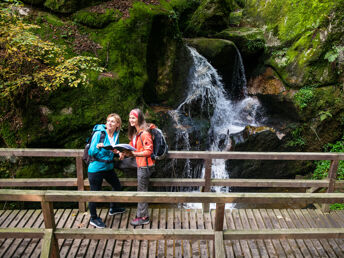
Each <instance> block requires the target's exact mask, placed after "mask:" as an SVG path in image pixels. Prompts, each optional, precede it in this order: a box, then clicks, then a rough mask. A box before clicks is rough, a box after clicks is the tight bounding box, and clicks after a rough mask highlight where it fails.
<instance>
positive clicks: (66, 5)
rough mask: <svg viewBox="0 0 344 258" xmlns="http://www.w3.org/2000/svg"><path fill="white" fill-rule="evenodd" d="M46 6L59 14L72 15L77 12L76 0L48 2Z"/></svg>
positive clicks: (52, 0)
mask: <svg viewBox="0 0 344 258" xmlns="http://www.w3.org/2000/svg"><path fill="white" fill-rule="evenodd" d="M44 6H45V7H47V8H49V9H50V10H52V11H54V12H57V13H71V12H74V11H76V10H77V7H78V1H76V0H46V1H45V3H44Z"/></svg>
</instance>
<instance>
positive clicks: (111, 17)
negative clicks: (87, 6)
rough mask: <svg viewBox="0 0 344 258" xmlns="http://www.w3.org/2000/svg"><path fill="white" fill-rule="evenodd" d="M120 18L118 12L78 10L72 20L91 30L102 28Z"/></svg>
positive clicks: (111, 10) (109, 10) (110, 10)
mask: <svg viewBox="0 0 344 258" xmlns="http://www.w3.org/2000/svg"><path fill="white" fill-rule="evenodd" d="M121 17H122V14H121V12H120V11H118V10H113V9H107V10H106V11H105V13H94V12H88V11H87V10H80V11H78V12H76V13H75V14H74V15H73V20H74V21H75V22H77V23H80V24H83V25H85V26H88V27H91V28H104V27H105V26H107V25H108V24H109V23H110V22H116V21H118V20H119V19H120V18H121Z"/></svg>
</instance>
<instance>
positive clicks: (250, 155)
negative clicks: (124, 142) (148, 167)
mask: <svg viewBox="0 0 344 258" xmlns="http://www.w3.org/2000/svg"><path fill="white" fill-rule="evenodd" d="M82 154H83V150H82V149H78V150H76V149H34V148H31V149H30V148H26V149H23V148H22V149H20V148H16V149H15V148H0V156H5V157H11V156H16V157H82ZM167 158H175V159H243V160H246V159H256V160H344V154H342V153H324V152H308V153H307V152H238V151H228V152H220V151H169V153H168V154H167Z"/></svg>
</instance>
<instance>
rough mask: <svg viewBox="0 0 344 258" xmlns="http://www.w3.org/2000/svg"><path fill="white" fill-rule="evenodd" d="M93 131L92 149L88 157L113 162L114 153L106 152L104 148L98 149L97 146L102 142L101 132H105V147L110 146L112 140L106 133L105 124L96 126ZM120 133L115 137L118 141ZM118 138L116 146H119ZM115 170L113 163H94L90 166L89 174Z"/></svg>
mask: <svg viewBox="0 0 344 258" xmlns="http://www.w3.org/2000/svg"><path fill="white" fill-rule="evenodd" d="M93 131H95V133H94V134H93V137H92V141H91V145H90V149H89V150H88V155H90V156H93V157H97V158H99V159H104V160H113V156H114V154H113V152H112V151H109V150H105V149H103V148H101V149H98V148H97V147H96V146H97V144H98V143H99V140H100V135H101V132H102V131H103V132H105V139H104V146H106V145H110V140H109V137H108V134H107V132H106V127H105V125H103V124H99V125H95V126H94V128H93ZM118 133H119V132H115V133H114V135H113V137H114V139H116V136H117V134H118ZM118 142H119V141H118V138H117V141H116V144H118ZM112 169H113V162H111V163H105V162H100V161H96V160H95V161H92V162H91V163H90V164H89V165H88V172H90V173H94V172H99V171H106V170H112Z"/></svg>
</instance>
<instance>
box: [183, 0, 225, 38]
mask: <svg viewBox="0 0 344 258" xmlns="http://www.w3.org/2000/svg"><path fill="white" fill-rule="evenodd" d="M229 13H230V8H229V6H228V5H227V2H226V1H225V0H202V1H201V4H200V6H199V7H198V8H197V10H196V11H195V12H194V13H193V15H192V17H191V19H190V22H189V24H188V26H187V28H186V32H187V34H188V35H191V36H196V35H197V36H209V35H213V34H214V33H215V32H217V31H221V30H223V29H225V28H226V27H227V26H228V16H229Z"/></svg>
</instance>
